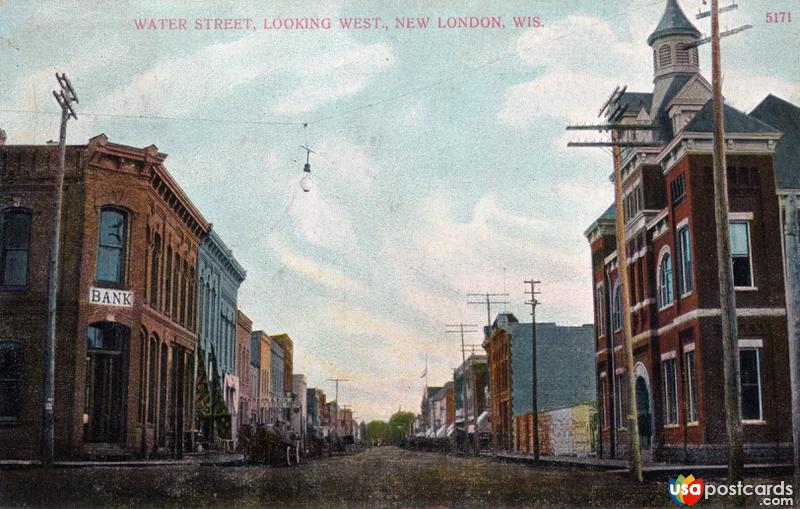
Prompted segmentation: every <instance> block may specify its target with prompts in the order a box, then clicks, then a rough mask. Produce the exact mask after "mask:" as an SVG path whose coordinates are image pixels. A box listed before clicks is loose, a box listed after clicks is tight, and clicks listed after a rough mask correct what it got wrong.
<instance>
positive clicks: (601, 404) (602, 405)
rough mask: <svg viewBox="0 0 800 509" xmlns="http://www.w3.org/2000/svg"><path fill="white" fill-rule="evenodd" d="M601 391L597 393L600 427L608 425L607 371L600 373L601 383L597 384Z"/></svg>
mask: <svg viewBox="0 0 800 509" xmlns="http://www.w3.org/2000/svg"><path fill="white" fill-rule="evenodd" d="M597 386H598V387H599V388H600V393H599V394H598V395H597V415H598V417H599V418H600V427H601V428H607V427H608V417H607V416H606V377H605V372H603V373H600V383H599V384H597Z"/></svg>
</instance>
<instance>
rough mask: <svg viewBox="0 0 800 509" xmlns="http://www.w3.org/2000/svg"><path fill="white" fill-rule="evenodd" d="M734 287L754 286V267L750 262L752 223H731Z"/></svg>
mask: <svg viewBox="0 0 800 509" xmlns="http://www.w3.org/2000/svg"><path fill="white" fill-rule="evenodd" d="M730 234H731V257H732V258H733V286H739V287H748V286H753V270H752V269H753V267H752V263H751V260H750V223H748V222H746V221H734V222H731V223H730Z"/></svg>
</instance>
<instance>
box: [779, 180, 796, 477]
mask: <svg viewBox="0 0 800 509" xmlns="http://www.w3.org/2000/svg"><path fill="white" fill-rule="evenodd" d="M784 203H785V208H784V211H783V213H784V221H785V223H784V224H785V226H784V239H785V240H784V243H785V244H784V246H785V247H784V249H785V250H786V318H787V321H788V322H789V376H790V380H791V384H792V442H793V443H794V485H795V490H796V491H797V492H800V231H799V230H798V218H797V198H795V196H794V195H793V194H789V195H788V196H787V197H786V199H785V201H784Z"/></svg>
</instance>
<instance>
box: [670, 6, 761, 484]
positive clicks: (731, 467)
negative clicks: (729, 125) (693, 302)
mask: <svg viewBox="0 0 800 509" xmlns="http://www.w3.org/2000/svg"><path fill="white" fill-rule="evenodd" d="M719 14H720V9H719V0H711V11H709V12H706V13H700V14H698V16H697V17H698V18H701V17H707V16H711V37H710V39H711V99H712V106H713V110H714V153H713V174H714V222H715V225H716V230H717V277H718V278H719V300H720V321H721V322H722V361H723V362H722V367H723V377H724V379H725V380H724V387H725V420H726V424H727V430H728V448H729V456H728V478H729V480H730V481H731V482H732V483H735V482H738V481H741V479H742V474H743V469H744V440H743V438H742V420H741V407H740V401H741V399H740V398H741V386H740V383H739V380H740V378H739V341H738V338H739V331H738V324H737V321H736V291H735V289H734V283H733V259H732V258H731V239H730V230H729V221H728V207H729V204H728V180H727V170H726V168H725V164H726V163H725V116H724V104H723V103H724V98H723V96H722V71H721V57H720V43H719V40H720V38H721V37H724V36H726V35H732V34H735V33H739V32H741V31H743V30H747V29H748V28H752V27H751V26H750V25H744V26H742V27H738V28H735V29H733V30H728V31H727V32H725V33H724V34H720V32H719ZM706 42H708V40H707V39H705V40H700V41H696V42H694V43H693V44H691V45H684V47H691V46H698V45H700V44H705V43H706Z"/></svg>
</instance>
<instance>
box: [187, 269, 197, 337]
mask: <svg viewBox="0 0 800 509" xmlns="http://www.w3.org/2000/svg"><path fill="white" fill-rule="evenodd" d="M195 284H196V282H195V280H194V267H192V268H191V269H190V270H189V308H188V309H187V310H186V321H187V322H188V328H189V330H195V329H194V325H195V324H194V311H195V301H194V295H195Z"/></svg>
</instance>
